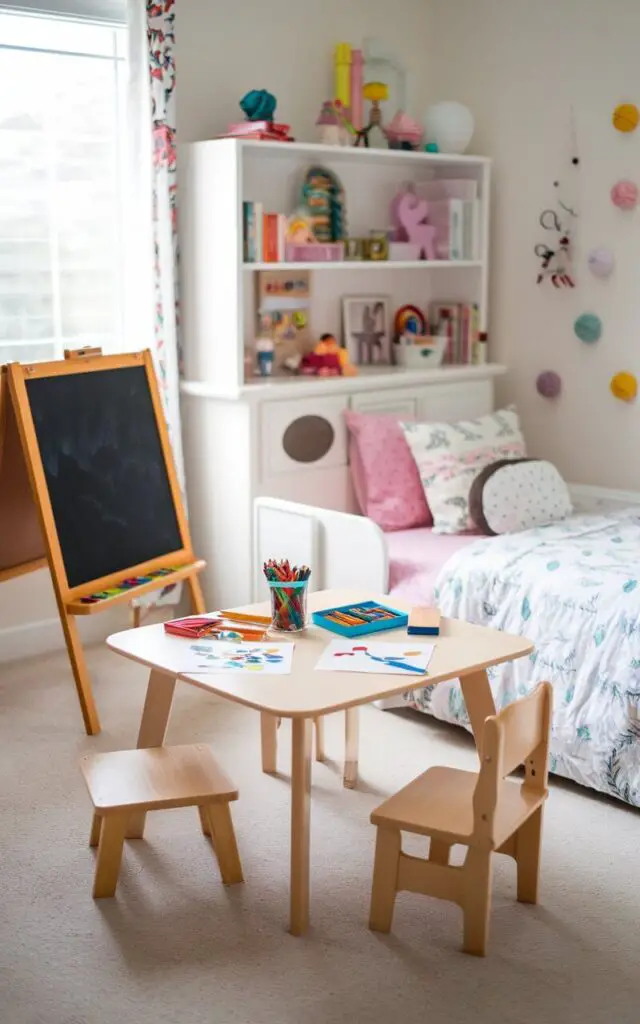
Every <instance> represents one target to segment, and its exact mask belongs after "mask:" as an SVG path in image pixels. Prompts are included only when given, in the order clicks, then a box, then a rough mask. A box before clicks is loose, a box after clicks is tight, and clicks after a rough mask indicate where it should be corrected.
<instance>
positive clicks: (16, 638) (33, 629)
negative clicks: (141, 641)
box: [0, 606, 129, 664]
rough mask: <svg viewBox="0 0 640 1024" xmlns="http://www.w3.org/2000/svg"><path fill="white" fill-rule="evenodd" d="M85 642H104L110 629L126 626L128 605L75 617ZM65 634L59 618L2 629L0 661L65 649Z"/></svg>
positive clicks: (0, 635) (115, 631)
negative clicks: (96, 613)
mask: <svg viewBox="0 0 640 1024" xmlns="http://www.w3.org/2000/svg"><path fill="white" fill-rule="evenodd" d="M76 622H77V623H78V629H79V632H80V637H81V639H82V642H83V644H95V643H103V642H104V641H105V640H106V638H107V637H108V636H109V634H110V633H117V632H118V630H120V629H126V628H127V626H128V624H129V621H128V616H127V607H126V606H125V607H124V608H122V607H121V608H113V609H112V610H111V611H108V612H104V613H102V614H100V615H88V616H87V617H86V618H85V619H81V618H76ZM64 646H65V643H64V635H63V633H62V626H61V625H60V620H59V619H58V618H51V619H40V620H39V621H37V622H25V623H22V624H21V625H19V626H9V627H8V628H6V629H0V664H2V663H3V662H7V661H19V660H20V659H22V658H33V657H36V656H37V655H39V654H51V653H52V652H54V651H61V650H64Z"/></svg>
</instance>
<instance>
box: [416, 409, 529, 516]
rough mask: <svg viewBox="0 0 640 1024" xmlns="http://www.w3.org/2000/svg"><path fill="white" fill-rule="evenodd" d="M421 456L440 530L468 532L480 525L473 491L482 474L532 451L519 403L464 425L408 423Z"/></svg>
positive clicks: (419, 460)
mask: <svg viewBox="0 0 640 1024" xmlns="http://www.w3.org/2000/svg"><path fill="white" fill-rule="evenodd" d="M402 429H403V431H404V436H405V438H406V439H407V444H408V445H409V448H410V450H411V454H412V455H413V458H414V459H415V463H416V466H417V467H418V472H419V474H420V479H421V481H422V486H423V487H424V493H425V497H426V499H427V504H428V505H429V508H430V509H431V514H432V515H433V532H434V533H464V532H466V531H467V530H472V529H473V528H474V523H473V520H472V519H471V517H470V515H469V491H470V489H471V484H472V483H473V481H474V480H475V478H476V477H477V475H478V473H479V472H480V471H481V470H482V469H484V468H485V466H488V465H490V463H492V462H496V460H497V459H521V458H523V457H524V456H525V455H526V454H527V453H526V450H525V444H524V438H523V436H522V433H521V431H520V421H519V419H518V414H517V412H516V410H515V409H514V408H513V406H509V407H508V408H506V409H501V410H499V411H498V412H493V413H489V415H487V416H480V417H479V418H478V419H475V420H460V421H459V422H458V423H402Z"/></svg>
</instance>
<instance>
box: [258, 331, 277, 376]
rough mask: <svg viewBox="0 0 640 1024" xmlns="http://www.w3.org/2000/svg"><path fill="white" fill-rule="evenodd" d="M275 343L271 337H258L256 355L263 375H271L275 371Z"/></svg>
mask: <svg viewBox="0 0 640 1024" xmlns="http://www.w3.org/2000/svg"><path fill="white" fill-rule="evenodd" d="M274 348H275V345H274V344H273V341H272V339H271V338H258V339H257V340H256V355H257V357H258V370H259V372H260V376H261V377H270V376H271V373H272V371H273V359H274Z"/></svg>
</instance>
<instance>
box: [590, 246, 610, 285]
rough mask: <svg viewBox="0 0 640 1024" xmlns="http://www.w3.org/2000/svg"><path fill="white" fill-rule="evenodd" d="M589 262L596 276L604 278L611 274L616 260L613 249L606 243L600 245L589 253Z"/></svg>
mask: <svg viewBox="0 0 640 1024" xmlns="http://www.w3.org/2000/svg"><path fill="white" fill-rule="evenodd" d="M587 263H588V265H589V270H590V271H591V273H592V274H593V276H594V277H602V278H604V277H609V276H610V275H611V273H612V271H613V265H614V263H615V260H614V257H613V253H612V252H611V249H608V248H607V247H606V245H598V246H596V248H595V249H592V250H591V252H590V253H589V256H588V258H587Z"/></svg>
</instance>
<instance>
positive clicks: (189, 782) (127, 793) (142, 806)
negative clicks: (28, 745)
mask: <svg viewBox="0 0 640 1024" xmlns="http://www.w3.org/2000/svg"><path fill="white" fill-rule="evenodd" d="M80 767H81V769H82V773H83V775H84V780H85V782H86V784H87V788H88V790H89V795H90V796H91V800H92V801H93V806H94V815H93V822H92V825H91V837H90V839H89V845H90V846H97V847H98V858H97V861H96V874H95V879H94V883H93V896H94V898H95V899H98V898H100V897H103V896H113V895H114V893H115V891H116V885H117V884H118V873H119V871H120V861H121V860H122V849H123V846H124V839H125V833H126V831H127V825H128V823H129V819H130V817H131V812H132V811H158V810H163V809H165V808H168V807H197V808H198V811H199V813H200V822H201V825H202V831H203V832H204V833H205V835H209V836H210V837H211V841H212V844H213V849H214V851H215V854H216V857H217V858H218V865H219V867H220V874H221V875H222V881H223V882H224V883H225V885H233V884H234V883H236V882H242V881H244V879H243V877H242V865H241V864H240V856H239V854H238V847H237V845H236V837H235V833H234V830H233V822H232V820H231V812H230V809H229V802H230V801H231V800H237V799H238V791H237V789H235V787H234V785H233V783H232V782H230V780H229V779H228V778H227V776H226V775H225V774H224V772H223V771H221V769H220V768H219V767H218V765H217V764H216V762H215V759H214V757H213V754H212V752H211V749H210V748H209V747H208V746H205V745H204V744H202V743H195V744H189V745H187V746H181V747H151V748H149V749H146V750H114V751H111V752H109V753H106V754H86V755H85V756H84V757H83V758H82V759H81V762H80Z"/></svg>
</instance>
